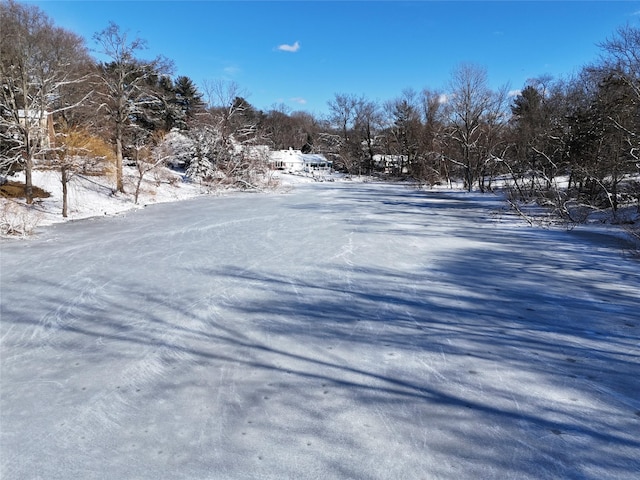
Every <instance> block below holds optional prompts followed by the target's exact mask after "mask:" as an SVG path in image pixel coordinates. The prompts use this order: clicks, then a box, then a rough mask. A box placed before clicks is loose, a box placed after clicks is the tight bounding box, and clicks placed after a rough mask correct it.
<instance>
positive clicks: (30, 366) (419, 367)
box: [0, 182, 640, 480]
mask: <svg viewBox="0 0 640 480" xmlns="http://www.w3.org/2000/svg"><path fill="white" fill-rule="evenodd" d="M501 208H502V204H501V202H500V201H499V200H498V199H497V198H495V197H491V196H489V195H485V196H481V195H477V194H468V193H461V192H435V191H434V192H418V191H416V190H413V189H410V188H408V187H404V186H400V185H385V184H364V183H362V184H349V183H339V182H336V183H330V182H327V183H314V184H304V185H299V186H297V187H296V188H295V189H294V190H293V191H292V192H291V193H288V194H238V195H230V196H227V197H215V198H213V197H204V198H197V199H192V200H185V201H182V202H177V203H173V204H163V205H153V206H149V207H147V208H145V209H140V210H137V211H133V212H130V213H128V214H124V215H120V216H112V217H103V218H97V219H87V220H80V221H77V222H73V223H67V224H60V225H52V226H48V227H46V228H44V229H41V231H40V234H39V235H38V236H36V237H35V238H31V239H28V240H2V246H1V250H2V251H1V262H0V267H1V283H0V289H1V312H0V313H1V322H0V334H1V338H2V350H1V361H2V370H1V377H0V382H1V384H0V386H1V389H0V392H1V402H0V414H1V418H0V420H1V423H0V428H1V436H0V441H1V443H0V461H1V469H0V477H1V478H2V479H39V478H42V479H47V480H53V479H65V480H69V479H83V480H86V479H107V478H109V479H113V478H117V479H125V478H126V479H134V478H135V479H160V478H171V479H225V480H226V479H278V480H281V479H403V480H406V479H489V478H492V479H493V478H495V479H507V478H514V479H516V478H517V479H559V478H572V479H594V480H596V479H597V480H603V479H618V480H619V479H629V480H630V479H635V478H639V477H640V375H639V374H638V373H639V372H640V318H639V317H640V268H639V265H638V261H637V260H634V259H633V258H629V257H628V256H625V255H624V250H623V249H622V248H621V247H623V245H621V243H622V241H621V240H619V239H617V238H615V237H613V236H612V237H609V236H607V235H605V234H597V233H592V232H591V231H590V230H582V229H580V228H577V229H575V230H573V231H565V230H543V229H536V228H531V227H529V226H526V225H524V224H523V222H522V221H521V220H520V219H518V218H515V217H513V216H511V215H508V214H507V213H505V212H504V211H503V210H502V209H501Z"/></svg>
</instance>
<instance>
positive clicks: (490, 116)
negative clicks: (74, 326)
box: [0, 0, 640, 217]
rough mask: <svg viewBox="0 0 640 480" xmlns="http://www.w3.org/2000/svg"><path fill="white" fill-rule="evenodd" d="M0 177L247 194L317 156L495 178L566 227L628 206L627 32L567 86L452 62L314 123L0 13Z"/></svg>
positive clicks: (436, 175)
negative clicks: (84, 179)
mask: <svg viewBox="0 0 640 480" xmlns="http://www.w3.org/2000/svg"><path fill="white" fill-rule="evenodd" d="M0 32H2V33H1V36H0V77H1V81H2V85H1V92H0V174H4V175H6V174H7V173H9V172H12V171H16V170H24V172H25V193H26V198H27V202H28V203H30V202H31V201H32V200H33V196H32V190H31V189H32V178H31V172H32V170H33V168H34V165H35V164H39V165H40V164H42V165H50V166H52V167H55V168H59V169H60V171H61V172H62V181H63V186H65V185H66V182H67V181H68V179H69V178H70V176H72V175H74V174H77V173H79V172H83V173H85V174H91V173H95V172H102V173H104V172H105V171H110V172H112V173H113V175H114V178H115V182H114V191H116V192H117V191H119V192H123V191H124V190H125V185H124V182H123V166H124V165H125V164H130V165H132V166H136V167H137V171H138V172H139V177H138V178H139V182H138V184H137V186H136V195H137V188H139V185H140V181H141V180H142V177H143V175H144V174H145V173H146V172H148V171H150V170H151V169H152V168H154V167H155V166H157V165H161V164H171V165H173V166H175V167H176V168H182V169H184V171H185V174H186V176H187V177H189V178H191V179H193V180H197V181H201V182H212V181H222V180H224V181H229V182H235V183H237V184H239V185H252V184H254V183H255V181H256V180H255V179H256V177H257V176H260V175H261V174H263V173H264V172H265V171H266V168H267V164H266V161H265V160H266V159H265V150H264V149H261V148H260V147H261V146H266V147H269V148H271V149H286V148H294V149H300V150H302V151H303V152H314V153H322V154H324V155H326V156H328V157H330V159H332V160H333V161H334V166H335V167H336V168H337V169H339V170H341V171H344V172H346V173H349V174H386V175H394V176H399V177H411V178H414V179H416V180H418V181H421V182H425V183H428V184H440V183H444V184H446V183H452V182H453V181H462V182H463V184H464V186H465V188H467V189H469V190H471V189H476V188H477V189H479V190H481V191H485V190H489V189H492V188H494V186H495V185H496V184H497V182H498V181H500V182H501V184H505V183H506V184H508V185H509V188H510V189H511V192H512V194H513V196H514V197H516V198H518V199H525V200H528V199H536V200H537V201H539V202H543V203H545V204H546V205H549V206H551V207H552V208H553V209H554V210H555V211H556V212H557V213H559V214H561V215H563V216H567V217H575V215H576V212H577V211H580V209H579V208H576V207H580V206H585V207H588V208H610V209H611V210H612V211H613V212H614V213H615V212H616V211H617V210H618V208H619V206H620V205H622V204H629V203H630V202H636V203H637V204H638V208H640V184H639V183H638V179H639V178H640V158H639V156H640V137H639V135H640V115H639V113H640V108H639V107H640V29H638V28H637V27H634V26H630V25H627V26H623V27H621V28H619V29H618V30H617V31H616V32H614V33H613V34H612V36H611V37H610V38H608V39H605V40H604V41H603V42H602V43H601V44H600V47H601V56H600V58H598V59H597V60H595V61H594V62H593V63H592V64H590V65H586V66H584V67H583V68H582V69H581V71H580V72H579V73H577V74H575V75H574V76H572V77H571V78H568V79H553V78H551V77H548V76H540V77H538V78H535V79H531V80H529V81H528V82H527V83H526V85H524V86H523V88H522V90H521V91H519V92H518V93H517V94H515V95H514V94H512V93H510V92H509V91H508V88H507V87H506V86H505V87H502V88H499V89H497V90H496V89H492V88H490V86H489V82H488V74H487V71H486V69H485V68H484V67H482V66H479V65H475V64H460V65H459V66H458V67H457V68H456V69H455V70H454V71H453V72H452V74H451V77H450V80H449V83H448V84H447V85H446V86H445V87H443V88H441V89H432V88H425V89H423V90H421V91H417V90H414V89H411V88H408V89H406V90H404V91H402V92H401V94H400V95H399V96H398V97H397V98H394V99H391V100H388V101H384V102H380V101H373V100H370V99H368V98H366V96H364V95H357V94H350V93H336V94H335V96H334V98H332V99H330V100H329V101H328V102H327V105H328V115H326V117H324V118H318V117H316V116H314V115H311V114H309V113H307V112H303V111H290V110H288V109H287V108H286V107H285V106H284V105H274V106H273V107H272V108H271V109H269V110H267V111H262V110H258V109H256V108H255V107H254V106H252V105H251V104H250V103H249V102H248V101H247V100H246V97H247V94H246V92H244V91H243V90H242V89H241V88H240V87H239V86H238V85H237V84H236V83H234V82H225V81H221V80H213V81H210V82H204V84H203V85H202V86H201V87H198V86H196V84H195V82H194V81H193V80H192V79H190V78H189V77H188V76H184V75H179V76H174V67H173V63H172V62H171V61H170V60H169V59H166V58H164V57H156V58H153V59H151V60H148V59H144V58H143V53H144V49H145V47H146V45H145V42H144V40H142V39H140V38H137V37H131V36H130V34H129V32H126V31H123V30H122V29H121V28H120V27H119V26H118V25H116V24H113V23H110V24H109V25H107V26H106V28H105V29H104V30H102V31H100V32H97V33H96V34H95V35H94V37H93V40H94V42H95V44H96V45H97V46H98V49H97V50H98V53H99V54H100V58H103V59H105V60H100V61H99V60H97V59H96V58H94V57H92V56H91V55H90V53H89V51H88V49H87V47H86V44H85V41H84V39H82V38H81V37H79V36H78V35H76V34H75V33H73V32H70V31H68V30H65V29H62V28H60V27H57V26H55V25H54V24H53V22H52V21H51V19H49V18H48V17H47V16H46V15H45V14H44V13H43V12H42V11H41V10H40V9H38V8H37V7H35V6H31V5H23V4H20V3H18V2H16V1H14V0H2V2H1V3H0Z"/></svg>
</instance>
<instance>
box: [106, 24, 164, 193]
mask: <svg viewBox="0 0 640 480" xmlns="http://www.w3.org/2000/svg"><path fill="white" fill-rule="evenodd" d="M94 40H95V41H96V43H97V44H98V45H99V48H100V50H99V52H100V53H101V54H103V55H105V56H106V57H107V58H109V60H110V61H109V62H107V63H103V64H101V65H100V66H99V69H98V72H99V73H98V75H99V78H100V83H101V85H102V87H103V88H102V89H99V90H98V92H99V96H100V98H101V103H100V107H99V108H100V109H104V110H105V111H106V112H107V115H108V117H109V118H110V119H111V120H112V121H113V123H114V134H113V136H114V141H115V144H116V190H117V191H119V192H124V183H123V157H124V154H123V142H124V137H125V131H126V129H127V128H128V127H129V126H130V125H131V118H132V116H133V115H134V114H136V113H139V112H140V110H141V109H142V108H144V107H145V106H148V105H151V104H153V103H158V102H161V101H160V99H159V98H158V95H157V94H156V91H155V90H154V88H153V86H154V85H153V82H150V79H151V78H152V77H156V76H159V75H169V74H170V73H171V71H172V68H173V66H172V64H171V62H169V61H168V60H167V59H165V58H163V57H156V58H155V59H153V60H148V61H144V60H141V59H139V58H137V54H138V53H139V52H140V51H141V50H144V49H145V48H146V42H145V41H144V40H142V39H140V38H137V37H136V38H133V39H131V38H129V34H128V33H127V32H123V31H122V30H121V29H120V27H119V26H118V25H116V24H115V23H113V22H111V23H110V24H109V26H108V27H107V28H105V29H104V30H102V31H101V32H98V33H96V34H95V35H94Z"/></svg>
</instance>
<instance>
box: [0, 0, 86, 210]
mask: <svg viewBox="0 0 640 480" xmlns="http://www.w3.org/2000/svg"><path fill="white" fill-rule="evenodd" d="M0 31H1V32H2V35H0V79H1V80H0V81H1V86H0V142H1V143H2V149H1V152H0V155H1V156H0V169H1V170H3V171H7V170H9V169H11V168H15V167H16V166H18V167H19V168H24V171H25V196H26V200H27V203H32V202H33V181H32V171H33V166H34V160H35V159H36V158H37V157H42V156H45V155H47V154H49V153H51V152H52V150H53V148H54V146H55V145H54V143H55V142H54V135H53V117H54V115H56V114H58V113H60V112H61V111H63V110H65V109H69V108H72V107H74V106H75V105H73V104H65V103H64V102H60V95H61V91H62V89H63V87H65V86H68V85H69V84H71V83H77V82H80V81H81V80H82V78H81V74H79V69H78V68H77V66H78V65H80V64H86V63H88V62H89V59H88V58H89V57H88V53H87V51H86V49H85V47H84V42H83V40H82V39H81V38H80V37H79V36H77V35H75V34H74V33H71V32H69V31H67V30H64V29H62V28H59V27H55V26H54V25H53V24H52V22H51V21H50V20H49V18H48V17H47V16H46V15H45V14H44V13H43V12H42V11H41V10H40V9H38V8H37V7H35V6H30V5H20V4H18V3H16V2H14V1H13V0H9V1H6V2H1V3H0ZM82 100H84V99H82ZM82 100H80V101H79V102H78V103H81V102H82Z"/></svg>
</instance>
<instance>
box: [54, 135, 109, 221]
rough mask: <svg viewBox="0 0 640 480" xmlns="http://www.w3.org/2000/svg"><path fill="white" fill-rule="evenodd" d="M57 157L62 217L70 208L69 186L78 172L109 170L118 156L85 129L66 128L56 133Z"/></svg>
mask: <svg viewBox="0 0 640 480" xmlns="http://www.w3.org/2000/svg"><path fill="white" fill-rule="evenodd" d="M56 143H57V145H58V147H57V148H56V150H55V152H56V160H57V165H58V167H59V168H60V180H61V182H62V216H63V217H65V218H66V217H67V215H68V211H69V199H68V197H69V195H68V185H69V182H70V181H71V180H72V178H73V176H74V175H76V174H103V173H106V172H110V171H111V168H112V165H113V163H114V160H115V157H114V154H113V151H112V150H111V148H110V147H109V145H107V144H106V143H105V142H104V141H103V140H102V139H100V138H99V137H96V136H94V135H91V134H90V133H89V132H88V131H87V130H85V129H82V128H65V129H63V130H62V131H61V132H59V133H58V134H57V140H56Z"/></svg>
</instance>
